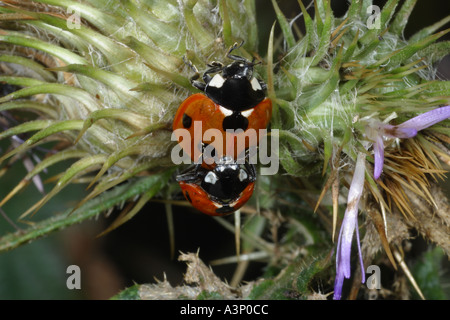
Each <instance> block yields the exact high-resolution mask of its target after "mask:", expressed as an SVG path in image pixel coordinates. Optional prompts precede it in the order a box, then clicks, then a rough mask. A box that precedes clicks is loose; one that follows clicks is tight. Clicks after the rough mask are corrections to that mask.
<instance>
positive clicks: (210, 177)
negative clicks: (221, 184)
mask: <svg viewBox="0 0 450 320" xmlns="http://www.w3.org/2000/svg"><path fill="white" fill-rule="evenodd" d="M217 180H218V179H217V176H216V174H215V173H214V172H212V171H210V172H208V174H207V175H206V176H205V182H206V183H210V184H216V182H217Z"/></svg>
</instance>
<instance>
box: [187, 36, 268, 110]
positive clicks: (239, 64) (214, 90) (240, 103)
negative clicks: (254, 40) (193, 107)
mask: <svg viewBox="0 0 450 320" xmlns="http://www.w3.org/2000/svg"><path fill="white" fill-rule="evenodd" d="M243 44H244V42H243V41H242V42H241V44H240V45H238V44H237V43H235V44H234V45H233V46H232V47H231V48H230V49H229V50H228V53H227V55H226V57H227V58H229V59H231V60H234V62H232V63H231V64H228V65H226V66H224V65H223V64H222V63H220V62H217V61H214V62H212V63H211V64H208V67H209V69H207V70H206V71H205V72H204V73H203V76H202V78H203V81H204V82H201V81H198V80H197V79H198V78H200V74H199V73H198V71H197V69H196V68H195V67H194V66H193V65H192V64H191V65H190V66H191V67H192V68H193V69H194V71H195V73H196V74H195V75H194V76H193V77H192V78H191V83H192V85H193V86H194V87H196V88H197V89H199V90H201V91H203V92H204V93H205V95H206V96H207V97H208V98H210V99H211V100H212V101H214V102H215V103H217V104H218V105H220V106H222V107H224V108H227V109H228V110H231V112H237V113H238V112H242V111H244V110H248V109H251V108H254V107H256V106H257V105H258V104H259V103H260V102H261V101H263V100H264V99H265V90H266V88H267V86H266V84H265V83H264V82H263V81H262V80H259V79H257V78H255V77H254V76H253V67H254V66H255V65H256V64H257V63H255V62H254V60H253V61H249V60H247V59H246V58H244V57H241V56H237V55H233V54H231V53H232V52H233V51H234V50H236V49H239V48H240V47H241V46H242V45H243ZM211 74H214V76H211Z"/></svg>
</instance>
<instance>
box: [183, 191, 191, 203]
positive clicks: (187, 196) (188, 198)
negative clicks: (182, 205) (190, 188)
mask: <svg viewBox="0 0 450 320" xmlns="http://www.w3.org/2000/svg"><path fill="white" fill-rule="evenodd" d="M184 196H185V197H186V199H187V201H189V202H190V203H192V199H191V197H190V196H189V192H187V191H186V192H185V193H184Z"/></svg>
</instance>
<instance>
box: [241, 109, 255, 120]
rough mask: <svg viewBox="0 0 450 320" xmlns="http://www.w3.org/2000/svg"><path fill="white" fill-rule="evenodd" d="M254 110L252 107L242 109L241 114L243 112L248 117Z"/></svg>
mask: <svg viewBox="0 0 450 320" xmlns="http://www.w3.org/2000/svg"><path fill="white" fill-rule="evenodd" d="M253 110H254V109H253V108H251V109H249V110H245V111H242V112H241V114H242V115H243V116H244V117H246V118H248V117H250V115H251V114H252V112H253Z"/></svg>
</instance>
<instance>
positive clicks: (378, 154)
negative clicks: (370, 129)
mask: <svg viewBox="0 0 450 320" xmlns="http://www.w3.org/2000/svg"><path fill="white" fill-rule="evenodd" d="M373 152H374V158H375V165H374V170H373V177H374V178H375V180H376V179H378V178H379V177H380V176H381V172H382V171H383V163H384V143H383V137H382V136H378V137H377V140H376V141H375V143H374V145H373Z"/></svg>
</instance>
